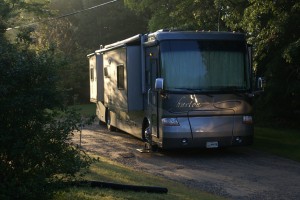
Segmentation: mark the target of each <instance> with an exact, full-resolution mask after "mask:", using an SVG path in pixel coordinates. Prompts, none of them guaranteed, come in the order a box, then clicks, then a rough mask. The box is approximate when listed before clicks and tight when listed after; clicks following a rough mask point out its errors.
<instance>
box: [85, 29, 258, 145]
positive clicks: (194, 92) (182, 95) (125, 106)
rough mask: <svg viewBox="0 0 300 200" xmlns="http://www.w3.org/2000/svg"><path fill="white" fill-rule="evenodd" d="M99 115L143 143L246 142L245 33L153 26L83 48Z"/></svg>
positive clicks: (249, 123)
mask: <svg viewBox="0 0 300 200" xmlns="http://www.w3.org/2000/svg"><path fill="white" fill-rule="evenodd" d="M88 58H89V63H90V64H89V69H90V99H91V101H92V102H94V103H96V105H97V106H96V107H97V108H96V109H97V110H96V114H97V116H98V118H99V120H100V122H102V123H105V124H106V125H107V127H108V128H109V129H110V130H114V129H120V130H122V131H125V132H127V133H129V134H132V135H134V136H136V137H139V138H141V139H143V140H145V141H147V142H148V143H149V144H150V145H151V146H154V145H157V146H158V147H160V148H163V149H174V148H200V147H203V148H220V147H226V146H241V145H249V144H252V142H253V118H252V105H251V101H252V98H253V96H254V95H253V87H252V67H251V48H249V47H248V45H247V43H246V40H245V35H244V34H241V33H229V32H181V31H166V30H161V31H157V32H154V33H149V34H139V35H136V36H133V37H131V38H128V39H125V40H122V41H119V42H116V43H113V44H109V45H105V46H103V47H101V48H100V49H98V50H96V51H95V52H93V53H92V54H89V55H88Z"/></svg>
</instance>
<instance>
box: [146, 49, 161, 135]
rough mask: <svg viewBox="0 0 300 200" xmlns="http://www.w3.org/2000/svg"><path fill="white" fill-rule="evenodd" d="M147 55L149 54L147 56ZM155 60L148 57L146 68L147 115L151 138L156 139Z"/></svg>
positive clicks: (156, 97)
mask: <svg viewBox="0 0 300 200" xmlns="http://www.w3.org/2000/svg"><path fill="white" fill-rule="evenodd" d="M148 55H149V54H148ZM157 62H158V61H157V59H155V58H151V57H150V56H149V57H148V58H147V60H146V65H147V66H146V68H147V71H146V73H147V76H146V77H147V78H146V81H147V113H148V114H147V115H148V119H149V120H150V123H151V133H152V136H154V137H158V134H159V133H158V127H159V124H158V123H159V120H158V92H156V91H155V79H156V78H157V75H158V63H157Z"/></svg>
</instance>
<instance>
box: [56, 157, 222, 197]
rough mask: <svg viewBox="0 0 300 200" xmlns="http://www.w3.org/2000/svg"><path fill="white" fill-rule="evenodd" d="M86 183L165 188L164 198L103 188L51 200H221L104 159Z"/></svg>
mask: <svg viewBox="0 0 300 200" xmlns="http://www.w3.org/2000/svg"><path fill="white" fill-rule="evenodd" d="M85 180H100V181H106V182H112V183H121V184H129V185H141V186H158V187H166V188H168V193H167V194H156V193H146V192H131V191H119V190H111V189H102V188H98V189H97V188H87V187H86V188H84V187H81V188H76V187H71V188H68V189H67V190H65V191H60V192H58V193H57V194H56V195H55V198H54V200H69V199H72V200H77V199H78V200H82V199H83V200H92V199H95V200H96V199H101V200H102V199H104V200H106V199H107V200H121V199H132V200H135V199H136V200H140V199H142V200H153V199H156V200H160V199H161V200H181V199H186V200H197V199H201V200H218V199H219V200H221V199H225V198H223V197H218V196H215V195H212V194H209V193H206V192H202V191H199V190H196V189H192V188H188V187H186V186H184V185H182V184H180V183H176V182H173V181H168V180H165V179H163V178H160V177H157V176H153V175H150V174H147V173H143V172H138V171H134V170H132V169H130V168H128V167H125V166H123V165H120V164H118V163H115V162H112V161H109V160H107V159H105V158H99V160H98V161H97V162H96V163H94V164H93V165H92V166H91V167H90V169H89V171H88V173H87V175H86V177H85Z"/></svg>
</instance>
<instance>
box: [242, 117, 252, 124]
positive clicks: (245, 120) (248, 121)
mask: <svg viewBox="0 0 300 200" xmlns="http://www.w3.org/2000/svg"><path fill="white" fill-rule="evenodd" d="M243 123H244V124H253V120H252V116H243Z"/></svg>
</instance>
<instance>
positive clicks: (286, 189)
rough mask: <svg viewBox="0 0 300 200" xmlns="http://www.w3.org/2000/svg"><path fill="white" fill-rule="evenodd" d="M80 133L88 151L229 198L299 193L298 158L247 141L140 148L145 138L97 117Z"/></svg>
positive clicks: (273, 199)
mask: <svg viewBox="0 0 300 200" xmlns="http://www.w3.org/2000/svg"><path fill="white" fill-rule="evenodd" d="M81 135H82V139H81V145H82V147H83V148H84V149H85V150H86V151H90V152H93V153H95V154H97V155H99V156H104V157H107V158H110V159H112V160H114V161H117V162H120V163H122V164H124V165H127V166H130V167H132V168H133V169H135V170H141V171H144V172H148V173H151V174H154V175H159V176H161V177H164V178H168V179H171V180H174V181H178V182H181V183H183V184H185V185H188V186H189V187H194V188H198V189H200V190H203V191H206V192H210V193H214V194H217V195H220V196H224V197H227V198H229V199H236V200H246V199H247V200H248V199H258V200H261V199H264V200H268V199H270V200H284V199H286V200H293V199H295V200H296V199H300V163H299V162H295V161H291V160H288V159H284V158H280V157H277V156H273V155H270V154H266V153H263V152H259V151H255V150H253V149H251V148H249V147H234V148H228V149H222V150H207V149H199V150H180V151H179V150H178V151H168V152H162V151H158V152H154V153H153V152H152V153H140V152H138V151H137V150H136V149H139V148H142V147H143V142H142V141H140V140H138V139H136V138H134V137H132V136H130V135H128V134H126V133H122V132H109V131H107V129H106V127H105V126H99V125H98V124H96V123H95V124H93V125H90V126H86V127H85V128H84V130H83V131H82V134H81ZM79 138H80V137H79V133H78V134H76V135H75V136H74V141H75V143H77V144H79Z"/></svg>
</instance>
